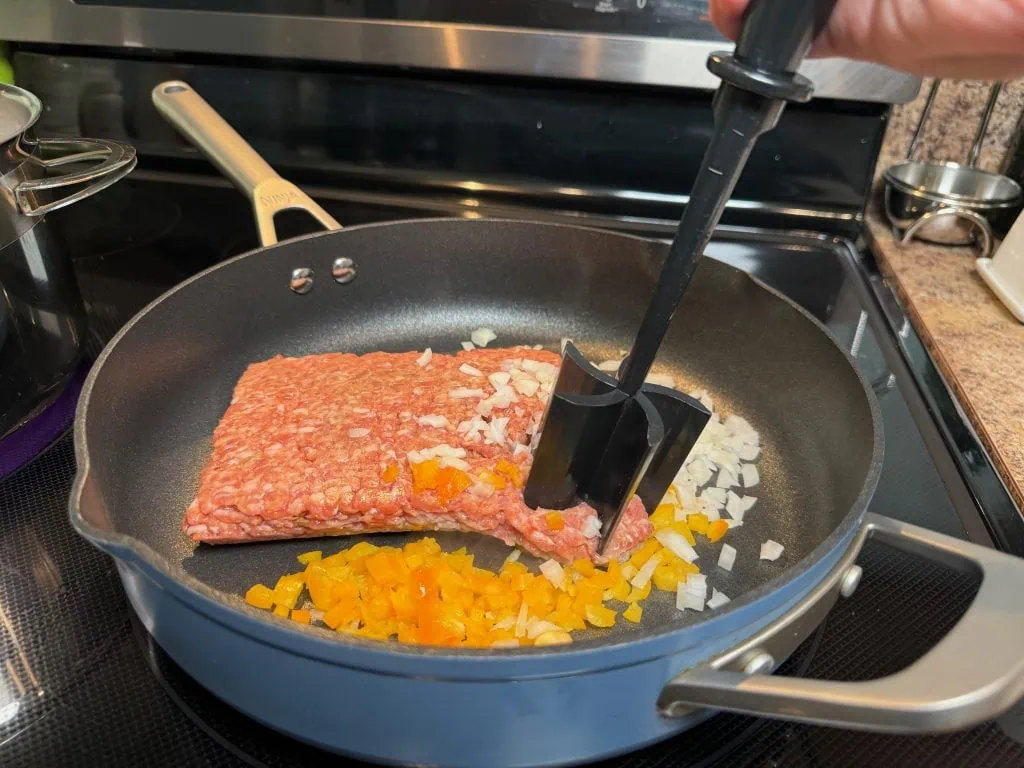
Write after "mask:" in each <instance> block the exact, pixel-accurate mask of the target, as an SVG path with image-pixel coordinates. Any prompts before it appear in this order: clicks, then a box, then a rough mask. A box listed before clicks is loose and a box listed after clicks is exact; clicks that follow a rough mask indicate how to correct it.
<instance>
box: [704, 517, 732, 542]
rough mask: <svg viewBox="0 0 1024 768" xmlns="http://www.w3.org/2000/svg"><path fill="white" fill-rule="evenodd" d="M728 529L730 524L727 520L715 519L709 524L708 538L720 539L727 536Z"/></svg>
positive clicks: (712, 539)
mask: <svg viewBox="0 0 1024 768" xmlns="http://www.w3.org/2000/svg"><path fill="white" fill-rule="evenodd" d="M728 530H729V524H728V523H727V522H725V520H715V521H714V522H713V523H711V525H709V526H708V540H710V541H718V540H719V539H721V538H722V537H723V536H725V534H726V531H728Z"/></svg>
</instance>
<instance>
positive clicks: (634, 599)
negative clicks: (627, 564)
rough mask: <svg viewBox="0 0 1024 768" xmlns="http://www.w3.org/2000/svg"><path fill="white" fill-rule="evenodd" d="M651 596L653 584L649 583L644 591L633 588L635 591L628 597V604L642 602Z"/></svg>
mask: <svg viewBox="0 0 1024 768" xmlns="http://www.w3.org/2000/svg"><path fill="white" fill-rule="evenodd" d="M655 570H657V569H655ZM650 594H651V582H650V581H648V582H647V584H646V585H645V586H644V587H643V588H642V589H638V588H637V587H633V590H632V591H631V592H630V593H629V594H628V595H627V596H626V602H627V603H639V602H640V601H642V600H646V599H647V598H648V597H650Z"/></svg>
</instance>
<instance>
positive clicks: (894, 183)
mask: <svg viewBox="0 0 1024 768" xmlns="http://www.w3.org/2000/svg"><path fill="white" fill-rule="evenodd" d="M883 178H884V179H885V213H886V216H887V217H888V218H889V223H890V224H892V225H893V226H894V227H896V229H898V230H900V231H901V232H905V231H907V230H909V229H911V228H912V227H914V225H915V224H916V223H918V221H919V220H920V219H922V217H925V216H926V215H928V214H934V213H936V212H937V211H940V210H943V209H955V210H960V211H968V212H972V213H974V214H976V215H977V216H980V217H981V218H982V219H984V220H985V222H986V223H987V224H988V226H989V228H990V229H991V231H992V233H993V234H995V235H996V236H997V237H1002V236H1004V235H1005V234H1006V232H1007V231H1009V229H1010V227H1011V226H1012V225H1013V222H1014V220H1015V219H1016V218H1017V213H1018V211H1019V210H1020V208H1021V203H1022V200H1024V193H1022V191H1021V187H1020V185H1019V184H1018V183H1017V182H1015V181H1013V180H1012V179H1009V178H1007V177H1006V176H1001V175H999V174H997V173H989V172H987V171H979V170H978V169H976V168H970V167H968V166H965V165H960V164H959V163H950V162H947V163H923V162H918V161H915V160H908V161H906V162H903V163H898V164H896V165H894V166H892V167H891V168H889V169H888V170H887V171H886V172H885V174H884V175H883ZM976 220H977V219H976V217H970V216H955V215H948V216H934V217H929V219H928V221H927V222H922V224H923V226H919V227H917V228H916V229H915V235H916V236H917V237H919V238H920V239H922V240H927V241H928V242H932V243H939V244H941V245H968V244H970V243H972V242H974V240H975V236H976V234H977V229H978V226H977V224H976Z"/></svg>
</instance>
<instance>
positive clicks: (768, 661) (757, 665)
mask: <svg viewBox="0 0 1024 768" xmlns="http://www.w3.org/2000/svg"><path fill="white" fill-rule="evenodd" d="M773 669H775V659H774V658H773V657H772V655H771V654H770V653H766V652H765V651H754V652H753V653H752V654H751V655H750V657H749V658H748V660H747V663H746V664H744V665H743V674H745V675H764V674H768V673H769V672H771V671H772V670H773Z"/></svg>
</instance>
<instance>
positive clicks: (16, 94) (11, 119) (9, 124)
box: [0, 83, 43, 144]
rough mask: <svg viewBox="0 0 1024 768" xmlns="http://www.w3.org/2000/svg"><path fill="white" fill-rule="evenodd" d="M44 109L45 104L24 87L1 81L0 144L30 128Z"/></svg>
mask: <svg viewBox="0 0 1024 768" xmlns="http://www.w3.org/2000/svg"><path fill="white" fill-rule="evenodd" d="M42 111H43V105H42V104H41V103H40V102H39V99H37V98H36V97H35V96H34V95H33V94H31V93H29V92H28V91H26V90H25V89H23V88H18V87H16V86H13V85H5V84H3V83H0V144H3V143H6V142H8V141H10V140H11V139H13V138H15V137H16V136H20V135H21V134H22V133H24V132H25V131H26V130H28V129H29V128H30V127H31V126H32V124H33V123H35V121H36V120H38V119H39V115H40V113H41V112H42Z"/></svg>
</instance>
